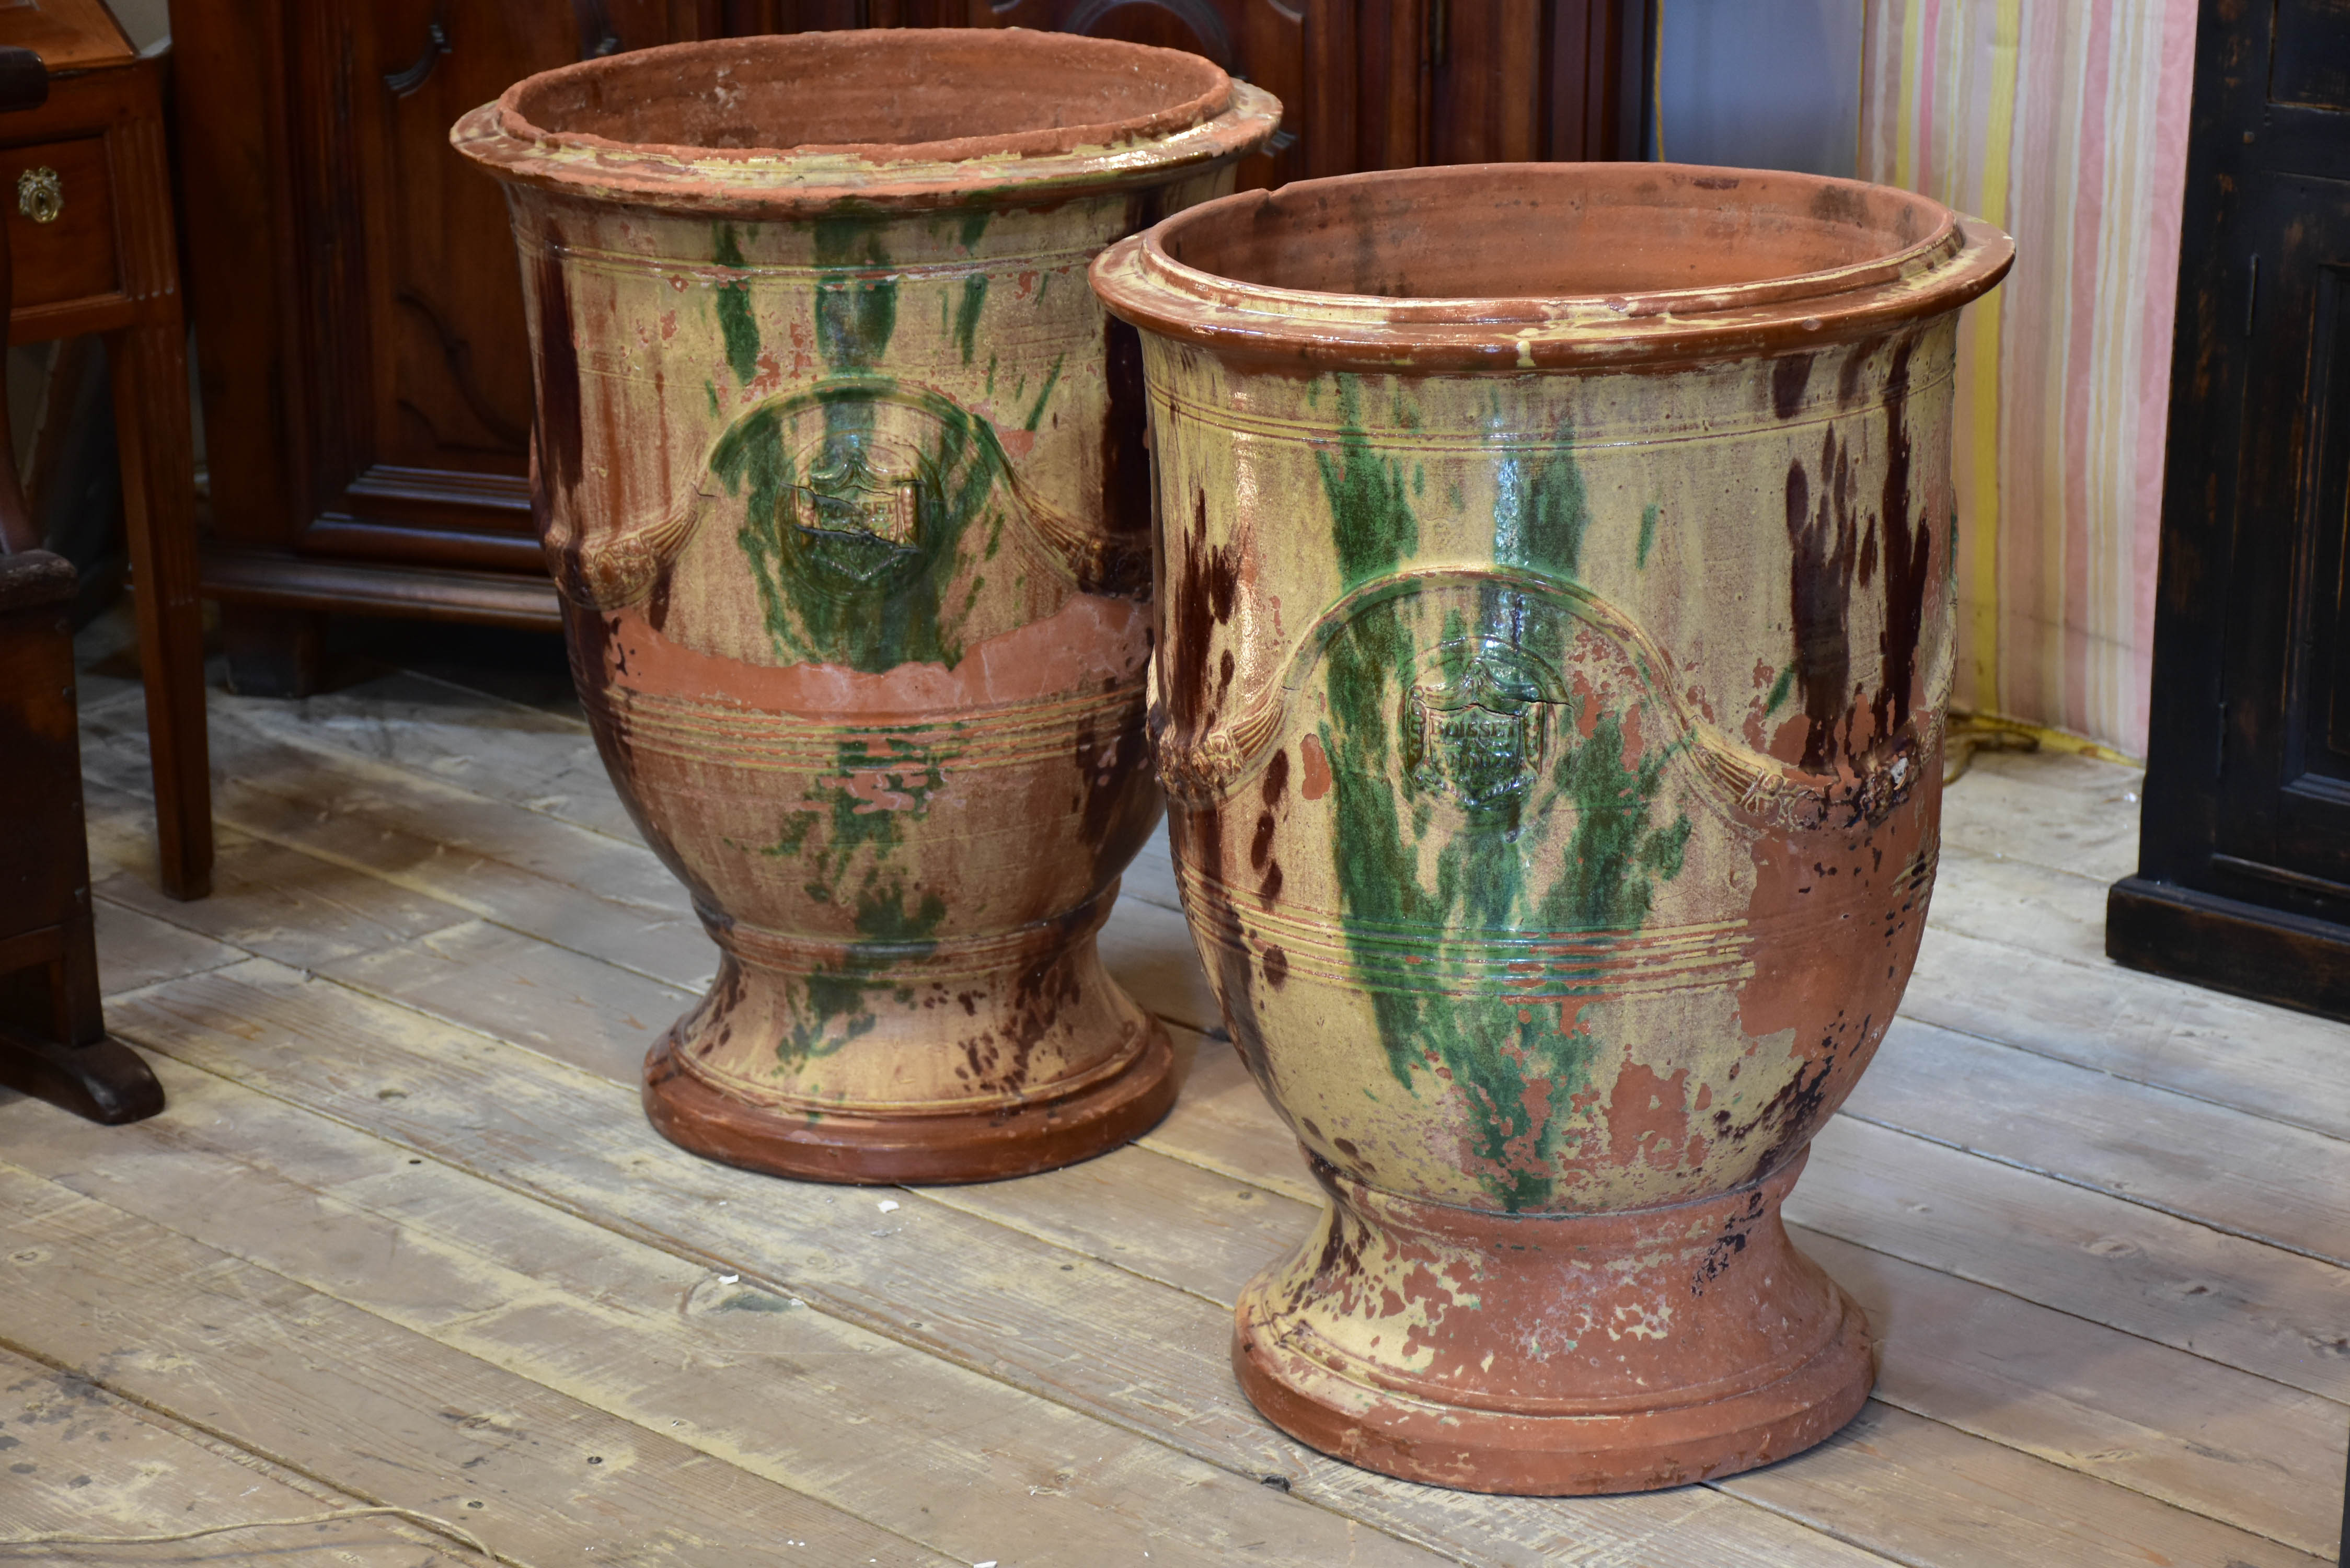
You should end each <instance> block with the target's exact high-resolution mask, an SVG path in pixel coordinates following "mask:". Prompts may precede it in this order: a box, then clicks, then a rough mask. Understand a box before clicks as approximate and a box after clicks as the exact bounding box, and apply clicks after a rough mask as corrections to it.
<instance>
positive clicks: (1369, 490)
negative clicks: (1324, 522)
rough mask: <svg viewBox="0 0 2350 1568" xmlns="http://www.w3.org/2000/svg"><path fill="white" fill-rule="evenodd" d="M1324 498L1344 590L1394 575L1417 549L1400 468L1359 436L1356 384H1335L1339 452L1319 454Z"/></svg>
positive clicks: (1345, 379) (1349, 379) (1345, 380)
mask: <svg viewBox="0 0 2350 1568" xmlns="http://www.w3.org/2000/svg"><path fill="white" fill-rule="evenodd" d="M1314 463H1315V467H1316V468H1318V469H1319V470H1320V471H1321V473H1322V493H1323V494H1324V495H1326V497H1328V499H1329V502H1330V522H1331V530H1330V539H1331V543H1332V544H1333V545H1336V546H1337V551H1338V569H1339V572H1340V574H1341V575H1342V576H1343V577H1344V586H1345V587H1347V588H1349V589H1352V588H1356V587H1361V586H1362V585H1363V584H1364V583H1366V582H1368V581H1369V580H1370V579H1371V578H1372V577H1374V576H1380V575H1382V574H1384V573H1388V572H1392V571H1394V570H1395V568H1396V564H1397V563H1398V562H1399V561H1401V560H1402V559H1403V558H1404V557H1405V556H1409V555H1410V554H1411V553H1412V552H1413V551H1414V550H1416V549H1418V548H1419V519H1418V518H1416V517H1414V516H1413V515H1412V512H1411V504H1410V503H1409V501H1407V500H1405V499H1404V481H1403V466H1402V464H1400V463H1399V462H1396V461H1395V460H1394V459H1393V458H1383V457H1381V456H1380V455H1379V454H1378V453H1377V452H1373V451H1372V450H1371V443H1370V441H1369V439H1368V438H1367V436H1365V434H1364V433H1363V390H1362V385H1361V382H1360V379H1359V378H1357V377H1354V376H1341V377H1339V378H1338V451H1337V453H1336V455H1335V456H1334V455H1332V454H1331V453H1330V452H1324V451H1317V452H1315V454H1314Z"/></svg>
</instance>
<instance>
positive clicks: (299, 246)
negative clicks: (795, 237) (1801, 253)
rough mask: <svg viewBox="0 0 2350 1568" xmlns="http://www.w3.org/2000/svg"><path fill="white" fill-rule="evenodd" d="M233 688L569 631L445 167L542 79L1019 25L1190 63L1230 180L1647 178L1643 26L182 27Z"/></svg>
mask: <svg viewBox="0 0 2350 1568" xmlns="http://www.w3.org/2000/svg"><path fill="white" fill-rule="evenodd" d="M1647 14H1648V5H1647V4H1646V3H1645V0H1296V3H1295V4H1290V3H1284V0H173V3H172V31H173V36H174V39H175V45H176V48H177V51H178V57H179V124H180V134H181V140H182V161H183V165H184V181H185V188H186V199H187V227H188V244H189V251H190V256H191V272H192V275H191V277H190V280H189V288H190V293H191V296H192V303H193V306H194V311H195V316H196V322H197V346H198V353H199V358H200V361H201V384H202V388H203V404H204V414H205V431H206V441H207V449H208V457H209V472H210V476H211V501H212V517H213V544H212V547H211V549H210V550H209V551H208V553H207V557H206V564H205V572H204V581H205V587H206V591H207V592H208V593H211V594H213V595H214V596H216V597H219V598H220V599H222V601H223V603H224V611H225V619H226V629H227V632H228V637H229V643H230V655H231V663H232V673H233V678H234V680H236V681H237V683H238V684H239V685H240V687H242V688H244V689H245V690H255V691H285V692H294V691H302V690H305V689H306V688H307V685H308V683H309V680H310V679H311V670H310V669H309V664H310V656H311V653H312V652H313V650H314V649H315V644H316V637H315V631H316V625H317V622H316V615H317V612H319V611H322V610H363V611H373V612H379V613H391V614H408V615H420V616H431V617H440V618H458V619H472V620H483V621H492V622H498V623H503V624H507V625H520V626H544V627H553V626H554V625H556V611H555V599H554V593H553V589H552V588H551V587H549V586H548V584H547V581H546V576H545V574H544V572H543V571H542V570H541V569H540V567H539V562H538V551H537V545H536V542H535V541H534V539H533V537H532V532H531V523H530V507H529V494H528V431H529V426H530V417H531V414H530V382H529V378H528V375H527V372H526V361H525V344H524V339H523V317H522V306H521V298H520V293H519V290H518V287H517V285H516V281H515V266H514V262H513V256H512V253H511V251H510V249H509V242H508V239H507V236H506V220H505V213H504V204H503V202H502V200H501V198H500V197H499V195H498V193H497V191H496V189H495V188H494V186H493V185H492V184H491V182H488V181H486V180H484V179H482V178H480V177H479V176H478V175H477V174H475V173H473V171H471V170H469V169H467V168H465V167H463V165H462V164H461V162H460V161H459V160H458V159H457V158H456V157H455V155H454V154H453V153H452V152H451V151H450V150H449V147H448V143H447V140H446V138H447V131H448V127H449V125H450V123H451V122H452V121H453V120H454V119H456V118H457V116H458V115H460V114H461V113H463V111H465V110H466V109H471V108H473V106H474V105H476V104H478V103H481V102H484V101H485V100H486V99H492V98H494V97H496V96H497V94H498V93H500V92H501V91H503V90H504V88H505V87H506V86H507V84H509V83H510V82H512V81H514V80H515V78H519V77H523V76H526V75H528V74H529V73H531V72H533V71H537V70H544V69H546V68H547V67H552V66H556V65H560V64H563V63H565V62H566V61H569V60H575V59H578V58H580V57H583V56H587V55H594V54H598V53H608V52H610V51H612V50H615V49H629V48H639V47H645V46H648V45H652V44H659V43H665V42H671V41H673V40H678V39H683V38H691V37H702V36H715V35H718V34H720V33H737V34H740V33H752V32H769V31H778V32H789V31H801V30H806V29H810V28H816V27H844V26H1031V27H1038V28H1055V29H1059V30H1063V31H1068V32H1076V33H1085V34H1089V35H1094V36H1106V37H1118V38H1128V39H1134V40H1138V41H1140V42H1146V43H1153V44H1160V45H1166V46H1169V47H1178V48H1187V49H1191V50H1194V51H1196V52H1198V53H1201V54H1203V55H1206V56H1208V57H1210V58H1211V59H1214V60H1216V61H1217V62H1218V63H1220V64H1222V65H1223V66H1224V67H1226V68H1227V69H1229V70H1232V71H1233V72H1234V73H1235V74H1237V75H1240V76H1243V77H1245V78H1248V79H1250V80H1252V81H1255V82H1258V83H1261V84H1262V85H1263V86H1264V87H1266V88H1268V89H1269V90H1271V91H1272V92H1274V94H1275V95H1276V96H1278V97H1279V98H1280V99H1282V101H1283V103H1284V105H1285V106H1286V108H1287V111H1288V112H1287V116H1286V124H1285V126H1284V130H1283V132H1282V134H1281V136H1280V137H1279V138H1278V139H1277V140H1276V142H1275V145H1274V149H1273V150H1272V151H1271V152H1270V153H1269V154H1268V155H1265V156H1263V157H1259V158H1256V159H1253V160H1251V161H1250V163H1249V164H1248V165H1247V166H1245V167H1244V169H1243V182H1244V183H1247V184H1252V185H1271V184H1278V183H1280V182H1283V181H1285V180H1290V179H1295V178H1298V177H1301V176H1305V175H1320V174H1336V173H1345V172H1348V171H1354V170H1358V169H1376V168H1395V167H1403V166H1408V165H1411V164H1417V163H1429V162H1469V161H1487V160H1494V159H1531V158H1612V157H1616V156H1617V155H1618V154H1619V152H1627V151H1631V152H1637V150H1638V141H1639V126H1640V124H1641V119H1642V109H1641V101H1642V94H1641V84H1642V83H1643V82H1644V81H1645V80H1646V71H1645V67H1644V64H1643V62H1644V60H1645V58H1646V49H1647V36H1648V23H1647V20H1646V17H1647Z"/></svg>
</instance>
